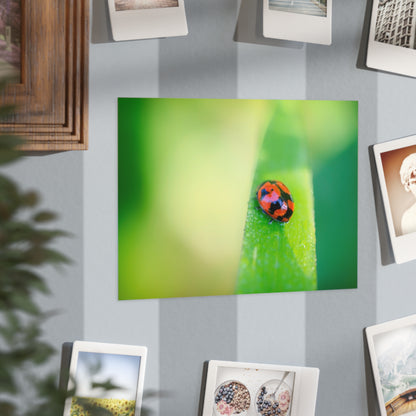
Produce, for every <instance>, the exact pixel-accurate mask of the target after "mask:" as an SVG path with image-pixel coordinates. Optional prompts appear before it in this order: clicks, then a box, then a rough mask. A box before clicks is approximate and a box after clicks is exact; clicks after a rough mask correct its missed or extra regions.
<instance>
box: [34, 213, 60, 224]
mask: <svg viewBox="0 0 416 416" xmlns="http://www.w3.org/2000/svg"><path fill="white" fill-rule="evenodd" d="M56 218H57V215H56V213H54V212H52V211H39V212H37V213H36V214H35V215H34V216H33V217H32V220H33V221H35V222H49V221H53V220H56Z"/></svg>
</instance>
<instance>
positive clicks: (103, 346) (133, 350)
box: [64, 341, 147, 416]
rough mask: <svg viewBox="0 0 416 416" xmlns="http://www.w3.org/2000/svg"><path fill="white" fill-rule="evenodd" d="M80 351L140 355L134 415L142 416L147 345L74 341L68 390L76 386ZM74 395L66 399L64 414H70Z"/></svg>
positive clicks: (65, 415) (67, 415)
mask: <svg viewBox="0 0 416 416" xmlns="http://www.w3.org/2000/svg"><path fill="white" fill-rule="evenodd" d="M79 352H94V353H102V354H119V355H135V356H139V357H140V367H139V377H138V381H137V389H136V407H135V412H134V416H140V412H141V407H142V397H143V383H144V374H145V370H146V358H147V347H141V346H136V345H124V344H107V343H102V342H88V341H74V343H73V346H72V354H71V363H70V367H69V380H68V391H69V390H71V389H73V388H74V381H73V380H75V375H76V370H77V366H78V353H79ZM71 404H72V396H71V397H68V398H67V399H66V400H65V408H64V416H70V412H71Z"/></svg>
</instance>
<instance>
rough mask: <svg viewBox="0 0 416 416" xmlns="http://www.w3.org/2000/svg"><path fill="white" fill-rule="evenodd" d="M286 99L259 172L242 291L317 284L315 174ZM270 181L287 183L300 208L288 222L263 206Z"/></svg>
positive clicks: (265, 144)
mask: <svg viewBox="0 0 416 416" xmlns="http://www.w3.org/2000/svg"><path fill="white" fill-rule="evenodd" d="M295 105H296V102H290V101H287V102H282V103H279V104H278V105H277V108H276V113H275V115H274V117H272V120H271V122H270V124H269V127H268V129H267V131H266V135H265V137H264V141H263V144H262V147H261V150H260V154H259V158H258V163H257V168H256V171H255V174H254V179H253V184H252V189H251V196H250V199H249V204H248V212H247V219H246V226H245V231H244V240H243V247H242V254H241V260H240V268H239V273H238V279H237V293H264V292H286V291H300V290H314V289H316V284H317V283H316V281H317V276H316V239H315V223H314V201H313V187H312V173H311V169H310V167H309V166H308V159H307V151H306V150H307V149H306V143H305V141H306V138H305V134H304V131H303V130H302V127H301V124H300V123H299V121H298V120H297V117H296V111H294V110H295V109H294V108H293V106H295ZM265 180H277V181H281V182H283V183H284V184H285V185H286V186H287V187H288V188H289V190H290V191H291V194H292V196H293V199H294V203H295V210H294V213H293V216H292V218H291V219H290V221H289V222H288V223H285V224H283V223H279V222H276V221H273V223H271V224H269V220H270V218H269V217H268V216H267V215H266V214H264V213H263V212H262V211H261V210H259V209H258V208H259V206H258V202H257V200H256V198H255V197H254V196H255V193H256V189H257V187H258V186H259V185H260V184H261V183H262V182H263V181H265Z"/></svg>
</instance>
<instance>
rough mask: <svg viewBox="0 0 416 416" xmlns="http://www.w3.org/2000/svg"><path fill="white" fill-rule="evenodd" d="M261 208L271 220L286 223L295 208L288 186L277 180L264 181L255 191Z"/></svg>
mask: <svg viewBox="0 0 416 416" xmlns="http://www.w3.org/2000/svg"><path fill="white" fill-rule="evenodd" d="M256 196H257V201H258V203H259V205H260V208H261V210H262V211H263V212H264V213H265V214H266V215H268V216H269V217H270V218H271V219H270V221H269V224H271V223H272V222H273V221H278V222H281V223H287V222H288V221H289V220H290V218H291V217H292V214H293V212H294V210H295V204H294V202H293V198H292V194H291V193H290V191H289V189H288V187H287V186H286V185H285V184H284V183H282V182H279V181H271V180H269V181H264V182H263V183H262V184H261V185H260V186H259V187H258V188H257V191H256Z"/></svg>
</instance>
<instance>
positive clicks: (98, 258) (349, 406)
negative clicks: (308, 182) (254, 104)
mask: <svg viewBox="0 0 416 416" xmlns="http://www.w3.org/2000/svg"><path fill="white" fill-rule="evenodd" d="M105 3H106V1H104V0H91V6H92V13H91V14H92V16H91V17H92V43H91V48H90V116H89V117H90V120H89V121H90V149H89V150H88V151H87V152H83V153H81V152H80V153H74V152H72V153H62V154H56V155H49V156H43V157H37V156H36V157H28V158H26V159H25V160H24V161H23V162H21V163H19V165H17V166H15V167H14V168H13V169H11V172H12V173H13V175H14V176H15V177H16V178H20V179H21V180H22V182H23V183H25V184H27V185H33V186H36V187H38V188H41V189H42V192H43V193H44V195H45V203H46V204H48V205H50V206H51V207H52V208H55V209H56V210H58V211H59V212H60V213H61V214H62V220H61V223H60V225H61V226H62V227H64V228H66V229H68V230H71V231H72V232H73V233H74V234H75V235H76V237H75V238H74V239H72V240H69V241H65V242H62V243H61V244H63V245H62V246H61V247H62V248H63V249H64V250H66V251H67V252H68V253H69V255H70V256H72V257H73V258H74V260H75V261H76V263H75V264H74V265H73V266H71V267H69V268H66V269H65V274H66V275H68V276H66V277H63V278H61V277H58V278H57V277H56V276H55V273H54V272H53V271H48V276H50V279H51V282H52V284H53V289H54V297H53V298H52V299H50V300H49V301H48V302H50V303H51V305H59V306H60V307H61V308H62V309H64V310H65V311H66V312H64V313H63V314H61V315H60V317H59V318H57V319H55V320H54V321H53V322H51V323H49V324H48V326H47V328H46V329H47V333H48V336H49V337H50V339H51V340H52V341H53V342H54V343H55V344H56V345H57V346H59V344H60V343H61V342H63V341H70V340H73V339H86V340H91V341H104V342H117V343H129V344H138V345H147V346H148V347H149V361H148V367H147V374H146V379H145V390H149V389H158V390H163V391H165V392H167V395H166V397H164V398H162V399H160V400H156V401H154V402H153V403H152V406H153V408H154V409H155V410H156V413H157V414H159V415H167V414H169V415H170V416H183V415H195V414H196V413H197V409H198V402H199V394H200V385H201V377H202V369H203V362H204V361H205V360H209V359H227V360H237V361H252V362H265V363H278V364H292V365H309V366H317V367H319V368H320V369H321V378H320V386H319V395H318V405H317V415H320V416H332V415H337V416H342V415H345V416H347V415H348V416H349V415H351V414H356V415H365V414H368V409H367V392H366V378H365V372H364V368H365V367H364V349H363V339H362V329H363V328H364V327H365V326H368V325H372V324H374V323H377V322H381V321H384V320H388V319H393V318H397V317H400V316H404V315H406V314H411V313H414V312H415V310H414V300H413V297H412V292H414V289H415V288H416V282H415V281H414V275H415V270H416V266H415V264H416V263H415V262H414V261H413V262H410V263H407V264H403V265H396V264H389V265H385V266H384V265H382V258H381V251H380V247H381V246H382V245H383V244H384V243H385V240H384V239H383V238H379V231H378V227H377V221H376V216H375V212H376V204H375V202H374V201H375V199H374V195H373V184H372V171H371V166H370V159H369V152H368V147H369V146H370V145H372V144H374V143H376V142H381V141H385V140H388V139H392V138H396V137H400V136H404V135H410V134H415V133H416V121H415V120H416V119H415V117H414V110H413V106H411V105H410V104H411V102H412V101H411V100H413V99H414V97H415V96H416V81H415V80H414V79H409V78H405V77H400V76H397V75H392V74H383V73H377V72H375V71H367V70H363V69H357V67H356V61H357V57H358V53H359V48H360V41H361V35H362V28H363V22H364V14H365V8H366V5H365V4H364V1H362V0H350V1H348V2H346V1H341V0H334V7H333V12H334V15H333V44H332V46H329V47H327V46H319V45H303V46H299V45H297V46H296V45H295V46H296V47H293V46H292V47H288V46H289V45H288V44H287V43H285V44H283V46H273V42H269V43H271V45H255V44H249V43H240V42H234V41H233V40H232V39H233V34H234V29H235V24H236V20H237V15H238V7H239V2H238V1H237V0H210V1H207V0H186V1H185V3H186V11H187V17H188V24H189V32H190V33H189V36H187V37H183V38H174V39H162V40H146V41H131V42H121V43H115V42H112V41H111V35H110V33H109V27H108V18H107V11H106V7H105ZM254 18H255V15H254V14H253V19H254ZM120 96H121V97H159V96H160V97H201V98H206V97H219V98H274V99H332V100H359V200H358V208H359V217H358V220H359V230H358V238H359V241H358V250H359V252H358V289H356V290H345V291H326V292H314V293H285V294H278V293H277V294H265V295H244V296H231V297H229V296H225V297H209V298H189V299H163V300H137V301H122V302H119V301H117V159H116V153H117V97H120ZM352 202H353V203H354V201H352ZM377 208H378V209H380V207H379V206H378V207H377ZM380 231H381V233H380V235H381V236H382V231H383V230H382V229H380ZM334 244H336V241H334ZM276 304H278V305H279V307H280V310H281V311H289V312H286V313H282V314H280V315H276V317H275V322H276V324H277V325H278V326H279V327H280V328H283V329H284V330H285V331H287V332H288V333H289V334H290V335H291V336H290V339H291V342H289V343H286V344H282V343H280V342H278V340H277V339H274V338H273V336H271V335H270V338H269V339H265V340H263V342H262V343H261V344H260V343H258V342H257V341H256V339H255V337H253V336H252V334H253V328H254V325H255V323H256V321H258V320H259V319H260V317H261V316H263V315H264V314H267V313H270V311H271V310H273V309H274V308H275V305H276ZM272 308H273V309H272ZM223 316H227V319H226V320H223V323H224V324H223V325H222V326H221V327H218V326H217V325H215V323H216V322H217V321H218V319H220V318H221V317H223ZM370 392H371V390H370ZM370 398H371V397H370ZM370 401H371V400H370Z"/></svg>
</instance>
